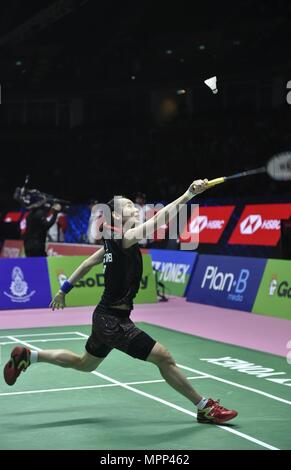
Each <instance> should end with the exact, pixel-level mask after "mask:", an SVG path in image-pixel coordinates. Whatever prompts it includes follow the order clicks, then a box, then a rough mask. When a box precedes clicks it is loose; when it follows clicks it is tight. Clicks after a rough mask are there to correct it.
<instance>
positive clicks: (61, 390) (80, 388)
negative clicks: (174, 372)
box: [0, 375, 207, 397]
mask: <svg viewBox="0 0 291 470" xmlns="http://www.w3.org/2000/svg"><path fill="white" fill-rule="evenodd" d="M206 378H207V377H204V376H200V375H199V376H198V377H187V379H188V380H195V379H206ZM161 382H165V380H163V379H158V380H143V381H141V382H126V383H125V385H143V384H155V383H161ZM104 387H119V385H118V384H113V383H112V384H101V385H83V386H81V387H64V388H48V389H44V390H24V391H23V392H3V393H0V397H6V396H10V395H28V394H31V393H33V394H35V393H50V392H66V391H67V390H70V391H72V390H86V389H91V388H104Z"/></svg>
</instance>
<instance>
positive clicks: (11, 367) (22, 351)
mask: <svg viewBox="0 0 291 470" xmlns="http://www.w3.org/2000/svg"><path fill="white" fill-rule="evenodd" d="M29 365H30V349H28V348H23V347H21V346H16V348H14V349H13V351H12V352H11V356H10V359H9V361H8V362H7V364H6V365H5V367H4V370H3V375H4V380H5V382H6V383H7V384H8V385H14V384H15V382H16V380H17V378H18V377H19V375H20V374H21V372H24V371H25V370H26V369H27V368H28V366H29Z"/></svg>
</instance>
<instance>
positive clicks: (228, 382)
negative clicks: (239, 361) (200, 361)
mask: <svg viewBox="0 0 291 470" xmlns="http://www.w3.org/2000/svg"><path fill="white" fill-rule="evenodd" d="M177 366H178V367H180V368H181V369H185V370H189V371H190V372H195V373H197V374H201V375H204V374H205V375H206V376H207V377H208V378H210V379H214V380H217V381H218V382H223V383H226V384H229V385H233V386H234V387H238V388H243V389H244V390H249V391H250V392H254V393H257V394H258V395H263V396H264V397H268V398H271V399H272V400H276V401H280V402H281V403H286V404H287V405H291V401H289V400H285V398H280V397H277V396H276V395H271V394H270V393H266V392H263V391H262V390H258V389H256V388H252V387H247V386H246V385H241V384H238V383H236V382H231V381H230V380H225V379H222V378H221V377H216V375H211V374H207V373H205V372H201V371H200V370H197V369H192V367H186V366H182V365H181V364H177Z"/></svg>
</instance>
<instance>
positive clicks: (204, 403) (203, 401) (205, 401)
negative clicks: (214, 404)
mask: <svg viewBox="0 0 291 470" xmlns="http://www.w3.org/2000/svg"><path fill="white" fill-rule="evenodd" d="M207 402H208V398H204V397H203V398H202V400H200V402H199V403H197V405H196V406H197V408H198V410H203V408H205V405H206V403H207Z"/></svg>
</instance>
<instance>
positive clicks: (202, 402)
mask: <svg viewBox="0 0 291 470" xmlns="http://www.w3.org/2000/svg"><path fill="white" fill-rule="evenodd" d="M147 361H148V362H152V363H153V364H155V365H156V366H158V368H159V370H160V373H161V375H162V377H163V378H164V379H165V380H166V382H167V383H168V384H169V385H170V386H171V387H173V388H174V389H175V390H177V392H179V393H181V394H182V395H184V396H185V397H186V398H188V399H189V400H190V401H191V402H192V403H194V404H195V405H196V406H197V408H198V413H197V420H198V422H199V423H215V424H223V423H225V422H226V421H229V420H230V419H233V418H235V417H236V416H237V414H238V413H237V411H235V410H228V409H227V408H224V407H223V406H221V405H220V403H219V401H216V400H213V399H212V398H204V397H202V396H201V395H199V393H198V392H197V391H196V390H195V389H194V388H193V387H192V385H191V383H190V381H189V380H188V379H187V377H186V376H185V375H184V374H183V373H182V372H181V370H180V369H179V368H178V367H177V366H176V363H175V360H174V359H173V357H172V356H171V354H170V353H169V352H168V351H167V350H166V348H165V347H164V346H162V345H161V344H160V343H156V344H155V345H154V347H153V349H152V351H151V352H150V354H149V356H148V357H147Z"/></svg>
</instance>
